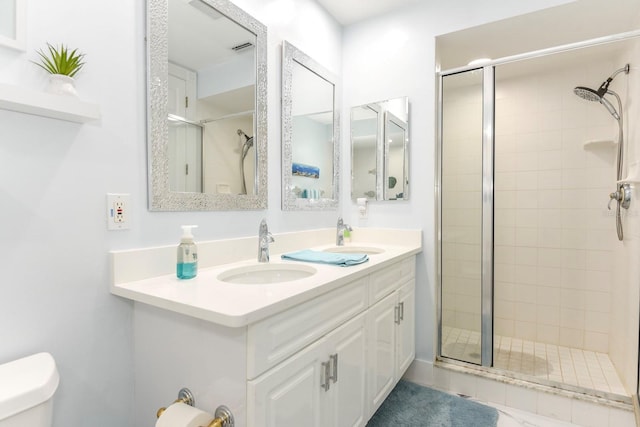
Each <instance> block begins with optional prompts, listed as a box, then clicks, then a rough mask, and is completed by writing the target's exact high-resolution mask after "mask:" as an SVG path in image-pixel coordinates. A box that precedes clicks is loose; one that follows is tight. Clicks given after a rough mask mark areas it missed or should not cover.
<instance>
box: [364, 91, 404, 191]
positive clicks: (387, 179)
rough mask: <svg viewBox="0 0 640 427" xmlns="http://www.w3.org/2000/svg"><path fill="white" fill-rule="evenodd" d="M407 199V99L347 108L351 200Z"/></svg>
mask: <svg viewBox="0 0 640 427" xmlns="http://www.w3.org/2000/svg"><path fill="white" fill-rule="evenodd" d="M362 197H365V198H367V199H370V200H408V199H409V98H408V97H402V98H395V99H390V100H386V101H379V102H372V103H369V104H365V105H359V106H357V107H353V108H352V109H351V198H352V199H353V200H354V201H355V200H357V199H358V198H362Z"/></svg>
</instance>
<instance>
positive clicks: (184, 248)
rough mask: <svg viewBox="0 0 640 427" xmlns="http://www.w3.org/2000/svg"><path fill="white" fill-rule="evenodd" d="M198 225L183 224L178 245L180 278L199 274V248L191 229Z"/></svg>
mask: <svg viewBox="0 0 640 427" xmlns="http://www.w3.org/2000/svg"><path fill="white" fill-rule="evenodd" d="M196 227H198V226H197V225H183V226H182V238H181V239H180V245H179V246H178V260H177V263H176V274H177V276H178V279H193V278H194V277H196V275H197V274H198V248H197V247H196V244H195V243H194V242H193V234H192V233H191V230H192V229H193V228H196Z"/></svg>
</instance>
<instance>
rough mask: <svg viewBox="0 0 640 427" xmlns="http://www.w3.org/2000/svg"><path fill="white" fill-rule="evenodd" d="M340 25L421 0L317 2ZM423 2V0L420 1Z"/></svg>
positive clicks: (330, 0)
mask: <svg viewBox="0 0 640 427" xmlns="http://www.w3.org/2000/svg"><path fill="white" fill-rule="evenodd" d="M317 1H318V3H320V4H321V5H322V6H323V7H324V8H325V9H327V11H328V12H329V13H330V14H331V15H332V16H333V17H334V18H336V20H337V21H338V22H339V23H340V24H342V25H349V24H354V23H356V22H358V21H363V20H365V19H368V18H372V17H374V16H378V15H382V14H384V13H386V12H391V11H393V10H396V9H402V8H403V7H405V6H407V5H409V4H413V3H418V2H419V1H421V0H317ZM422 1H424V0H422Z"/></svg>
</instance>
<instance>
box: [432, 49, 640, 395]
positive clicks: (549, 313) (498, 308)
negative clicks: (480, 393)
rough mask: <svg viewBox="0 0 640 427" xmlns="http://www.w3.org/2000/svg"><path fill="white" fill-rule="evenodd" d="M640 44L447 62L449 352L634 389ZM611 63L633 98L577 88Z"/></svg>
mask: <svg viewBox="0 0 640 427" xmlns="http://www.w3.org/2000/svg"><path fill="white" fill-rule="evenodd" d="M639 46H640V42H638V40H636V39H634V38H630V39H627V40H623V41H618V42H616V43H610V44H604V45H602V44H600V45H594V46H590V47H587V48H584V46H582V47H583V48H584V49H571V48H569V47H567V48H566V49H560V48H559V49H558V50H557V51H555V52H553V53H554V54H553V55H546V56H545V55H543V56H540V55H532V56H531V57H527V55H520V56H519V57H518V58H515V59H513V60H510V59H508V58H507V59H505V60H497V61H494V62H493V63H489V64H487V65H485V66H481V67H476V68H473V67H466V68H464V69H462V68H460V69H455V70H452V71H451V72H448V71H444V72H441V74H440V107H439V141H438V153H437V162H438V172H437V181H438V182H437V201H438V216H439V218H438V229H439V230H438V231H439V233H438V234H439V235H440V240H439V244H438V249H439V250H438V252H439V254H438V257H439V266H440V270H439V274H438V276H439V277H438V279H439V291H440V292H439V300H440V301H439V317H440V322H439V324H440V328H439V349H438V358H439V360H442V361H445V362H446V361H450V360H454V361H460V362H463V363H465V364H468V365H469V366H472V365H479V366H483V367H485V368H490V369H492V370H494V371H495V372H498V373H500V374H503V375H507V376H511V377H515V378H518V379H526V380H529V381H532V382H535V383H539V384H543V385H552V386H555V387H560V388H564V389H566V390H571V391H580V392H582V393H587V394H591V395H594V396H598V397H605V398H608V399H611V400H613V401H619V402H625V403H629V402H630V401H631V398H630V396H631V395H632V394H635V391H636V388H637V382H636V378H637V356H638V338H637V335H638V331H637V330H636V329H633V328H631V329H630V328H629V327H628V325H629V324H632V323H634V324H637V320H636V321H635V322H634V319H637V315H638V307H635V306H632V305H629V304H628V303H626V302H625V297H624V296H625V295H631V297H632V298H633V296H634V295H635V297H636V298H637V290H635V291H634V289H635V288H634V286H633V284H632V282H633V279H632V277H633V276H632V272H633V271H634V269H633V267H632V266H630V265H629V264H628V263H627V262H626V261H625V259H626V258H627V257H628V256H629V255H628V254H626V253H625V252H624V251H625V250H628V247H627V248H626V249H625V246H624V245H623V244H621V243H620V241H619V237H620V227H629V228H630V229H631V230H633V229H634V227H635V226H636V225H635V222H634V221H637V220H636V219H635V218H636V216H637V215H638V210H637V208H636V207H635V206H634V203H633V201H632V202H631V203H630V204H628V203H625V198H626V197H627V196H628V194H627V193H625V190H624V189H623V190H622V194H620V193H619V191H620V188H622V185H621V184H619V181H620V180H621V177H624V176H626V174H625V171H626V170H627V167H628V165H629V164H632V163H630V162H632V161H633V157H632V158H631V159H630V160H625V159H624V156H623V155H622V153H626V155H627V156H628V155H631V156H637V149H636V148H635V147H634V146H633V144H631V145H629V144H627V143H626V141H625V137H624V135H623V134H626V133H627V132H628V131H629V130H631V134H633V132H634V131H633V130H634V129H635V124H634V123H628V124H626V125H625V126H624V132H623V126H622V118H623V117H624V118H627V117H633V114H634V112H635V113H636V114H637V110H636V111H634V110H633V109H632V108H633V105H632V103H630V102H629V99H630V97H631V95H630V92H629V87H633V86H632V85H633V82H637V81H638V80H637V77H635V76H633V64H631V65H632V67H631V72H630V73H629V74H628V75H626V73H625V74H622V73H617V70H620V67H621V66H624V64H625V63H626V61H627V60H628V59H629V58H631V57H632V56H631V52H637V50H638V48H639ZM594 58H598V59H597V60H594ZM622 71H624V68H623V69H622ZM618 74H619V75H618ZM616 75H617V77H616ZM607 76H611V78H610V79H609V80H608V83H607V87H606V88H604V92H602V94H601V95H600V97H602V96H603V95H604V94H608V95H607V97H611V99H612V100H613V99H615V95H613V96H612V95H611V92H615V93H617V94H619V97H620V103H619V104H618V103H617V101H612V103H613V105H612V103H609V101H608V100H607V99H606V97H605V101H604V102H603V101H601V100H600V99H593V100H594V101H596V102H585V100H584V99H581V98H584V96H580V97H578V96H576V94H578V93H574V88H578V89H576V91H579V92H580V94H579V95H585V93H586V92H587V91H586V90H585V89H584V88H592V87H593V88H598V87H599V85H600V86H602V85H601V83H602V81H603V80H604V79H606V78H607ZM614 77H615V79H614ZM605 82H607V80H605ZM636 84H637V83H636ZM601 89H602V87H601ZM593 92H594V93H596V92H597V90H593ZM589 93H591V90H590V91H589ZM603 106H604V107H605V108H603ZM612 136H614V138H612ZM618 136H619V138H618ZM585 141H608V143H607V144H606V147H605V146H604V144H589V145H585ZM614 141H615V142H614ZM624 144H627V147H626V148H624ZM618 165H619V166H618ZM617 188H618V192H616V189H617ZM612 191H614V192H613V193H612ZM618 200H619V201H620V203H618ZM610 202H611V203H610ZM609 203H610V206H609V207H608V206H607V205H608V204H609ZM617 205H620V206H619V207H618V206H617ZM625 206H626V207H628V210H627V209H625ZM620 207H622V209H620ZM616 217H618V218H619V219H618V220H617V219H616ZM617 222H618V224H616V223H617ZM620 239H622V237H620ZM625 325H626V326H625ZM636 326H637V325H636ZM634 335H635V336H634Z"/></svg>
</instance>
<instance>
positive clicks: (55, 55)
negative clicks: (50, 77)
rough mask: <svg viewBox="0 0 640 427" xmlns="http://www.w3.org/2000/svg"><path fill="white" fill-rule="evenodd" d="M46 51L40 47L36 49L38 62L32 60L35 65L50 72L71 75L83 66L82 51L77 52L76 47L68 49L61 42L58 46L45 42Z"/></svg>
mask: <svg viewBox="0 0 640 427" xmlns="http://www.w3.org/2000/svg"><path fill="white" fill-rule="evenodd" d="M47 48H48V52H44V51H43V50H42V49H40V50H38V55H40V62H35V61H34V62H33V63H34V64H36V65H37V66H39V67H41V68H42V69H44V70H45V71H46V72H48V73H51V74H62V75H65V76H69V77H73V76H75V75H76V74H77V73H78V71H80V70H81V69H82V67H83V66H84V62H83V61H82V60H83V59H84V53H80V52H78V49H73V50H72V51H69V49H68V48H67V47H66V46H65V45H63V44H61V45H60V46H59V47H56V46H52V45H51V44H49V43H47Z"/></svg>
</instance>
